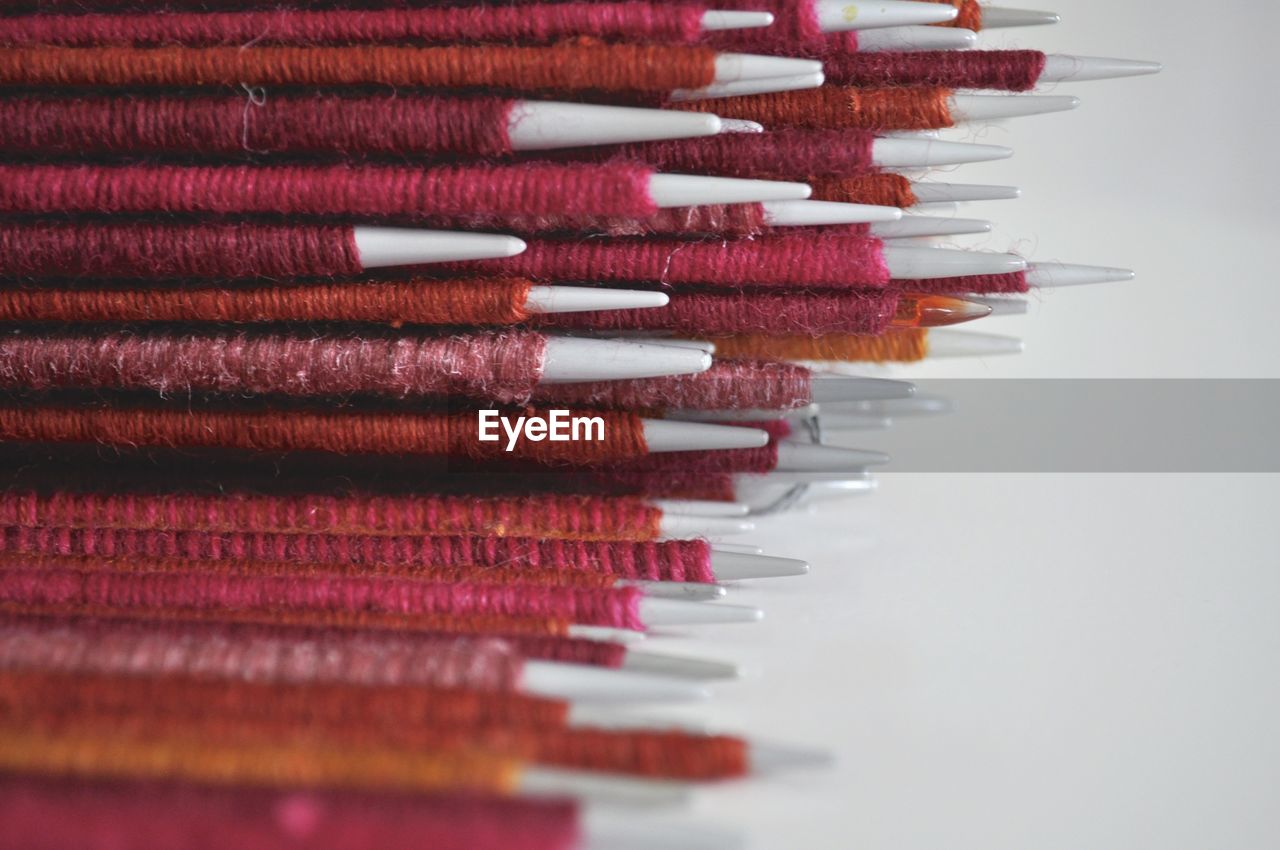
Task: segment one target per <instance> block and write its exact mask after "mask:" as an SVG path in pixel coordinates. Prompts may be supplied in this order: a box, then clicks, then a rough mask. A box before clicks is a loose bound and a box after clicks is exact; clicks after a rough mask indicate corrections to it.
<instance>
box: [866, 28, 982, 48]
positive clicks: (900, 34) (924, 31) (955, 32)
mask: <svg viewBox="0 0 1280 850" xmlns="http://www.w3.org/2000/svg"><path fill="white" fill-rule="evenodd" d="M977 46H978V34H977V33H976V32H974V31H973V30H964V29H960V28H958V27H890V28H888V29H882V30H863V31H862V32H860V33H858V50H860V51H862V52H864V53H886V52H912V51H919V50H968V49H969V48H972V47H977Z"/></svg>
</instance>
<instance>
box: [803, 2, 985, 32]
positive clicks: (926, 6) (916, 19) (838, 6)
mask: <svg viewBox="0 0 1280 850" xmlns="http://www.w3.org/2000/svg"><path fill="white" fill-rule="evenodd" d="M813 12H814V15H815V17H816V18H817V19H818V27H819V28H820V29H821V30H822V31H823V32H846V31H848V30H864V29H876V28H880V27H901V26H912V25H924V24H942V23H947V22H948V21H954V20H955V19H956V16H957V15H959V14H960V10H959V9H957V8H956V7H955V6H952V5H950V4H949V3H916V2H909V0H871V2H867V3H856V2H850V0H816V2H815V3H814V4H813Z"/></svg>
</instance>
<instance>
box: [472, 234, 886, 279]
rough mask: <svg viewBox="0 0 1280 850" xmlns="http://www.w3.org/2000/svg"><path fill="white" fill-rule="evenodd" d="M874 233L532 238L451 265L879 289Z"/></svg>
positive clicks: (882, 268)
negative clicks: (510, 252) (516, 250)
mask: <svg viewBox="0 0 1280 850" xmlns="http://www.w3.org/2000/svg"><path fill="white" fill-rule="evenodd" d="M880 247H881V242H880V240H878V239H874V238H872V237H867V236H847V235H839V234H818V235H810V234H785V235H770V236H765V237H761V238H759V239H746V240H737V241H722V240H708V241H703V242H689V241H678V240H666V239H651V240H645V241H628V240H622V239H617V240H610V239H598V240H582V241H577V242H572V241H553V240H547V239H537V240H531V241H529V243H528V247H527V248H526V249H525V251H524V252H523V253H521V254H517V255H516V256H514V257H506V258H502V259H497V260H485V261H484V262H483V265H481V264H476V263H456V264H450V265H451V266H452V267H453V268H463V269H467V268H474V269H477V270H480V269H483V270H484V271H486V272H488V273H492V274H512V275H520V276H522V277H530V278H533V279H535V280H548V281H574V280H585V281H656V282H659V283H669V284H682V283H696V284H702V285H705V286H717V287H720V286H724V287H737V286H741V285H752V286H796V285H803V286H813V287H821V286H833V287H841V288H844V287H851V288H852V287H857V288H879V287H883V286H885V285H887V284H888V282H889V269H888V267H887V266H886V265H885V262H884V259H883V257H882V256H881V253H880Z"/></svg>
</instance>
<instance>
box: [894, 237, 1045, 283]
mask: <svg viewBox="0 0 1280 850" xmlns="http://www.w3.org/2000/svg"><path fill="white" fill-rule="evenodd" d="M880 252H881V257H882V258H883V259H884V262H885V265H886V266H888V268H889V276H890V277H892V278H894V279H896V280H920V279H932V278H939V277H964V276H966V275H979V274H1010V273H1012V272H1020V271H1023V270H1025V269H1026V268H1027V261H1026V260H1024V259H1023V258H1022V257H1019V256H1018V255H1017V254H988V253H983V252H978V251H957V250H953V249H949V248H915V247H910V248H908V247H903V246H900V245H884V246H882V247H881V249H880Z"/></svg>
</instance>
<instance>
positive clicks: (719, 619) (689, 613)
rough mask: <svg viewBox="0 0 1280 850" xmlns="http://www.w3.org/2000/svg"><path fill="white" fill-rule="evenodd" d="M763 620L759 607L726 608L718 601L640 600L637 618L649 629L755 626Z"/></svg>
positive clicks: (733, 606)
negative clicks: (728, 624) (746, 624)
mask: <svg viewBox="0 0 1280 850" xmlns="http://www.w3.org/2000/svg"><path fill="white" fill-rule="evenodd" d="M763 618H764V612H763V611H761V610H760V609H759V608H752V607H750V606H747V605H725V604H723V603H721V602H688V601H686V600H683V599H655V598H653V597H646V598H644V599H641V600H640V619H641V620H643V621H644V623H645V625H646V626H648V627H649V628H655V627H661V626H702V625H719V624H721V623H755V622H758V621H759V620H761V619H763Z"/></svg>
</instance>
